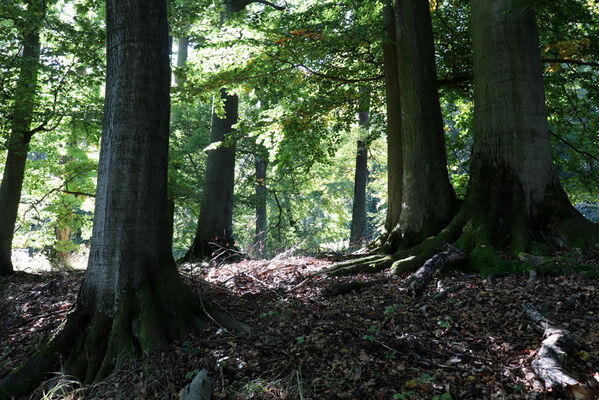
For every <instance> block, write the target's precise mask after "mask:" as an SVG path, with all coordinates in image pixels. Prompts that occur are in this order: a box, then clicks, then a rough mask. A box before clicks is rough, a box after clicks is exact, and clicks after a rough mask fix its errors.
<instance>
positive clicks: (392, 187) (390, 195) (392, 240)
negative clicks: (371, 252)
mask: <svg viewBox="0 0 599 400" xmlns="http://www.w3.org/2000/svg"><path fill="white" fill-rule="evenodd" d="M385 3H386V4H385V6H384V8H383V25H384V28H385V32H386V33H387V38H386V40H385V43H384V44H383V56H384V72H385V96H386V103H387V170H388V172H387V216H386V220H385V232H384V233H383V235H382V237H381V244H382V245H383V246H384V248H383V249H382V250H383V251H384V252H385V253H394V252H395V250H397V248H398V246H399V231H398V230H395V231H393V229H394V228H395V226H396V225H397V222H398V221H399V216H400V214H401V197H402V176H403V161H402V158H403V155H402V139H401V101H400V98H399V73H398V72H397V40H396V32H395V25H396V23H395V19H396V18H395V12H394V9H393V5H391V0H386V1H385Z"/></svg>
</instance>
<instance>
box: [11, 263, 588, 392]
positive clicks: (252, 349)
mask: <svg viewBox="0 0 599 400" xmlns="http://www.w3.org/2000/svg"><path fill="white" fill-rule="evenodd" d="M329 265H330V263H329V262H328V261H326V260H320V259H316V258H309V257H293V258H285V259H274V260H269V261H243V262H240V263H237V264H230V265H224V266H220V267H206V268H201V267H199V266H197V265H188V266H185V267H183V268H182V274H183V276H184V279H185V281H186V282H187V283H188V284H189V286H190V287H192V288H193V290H195V291H196V292H197V293H198V294H199V295H201V296H202V297H203V298H204V299H205V300H207V301H209V302H211V303H212V304H214V305H216V306H218V307H221V308H222V309H224V310H226V311H228V312H230V313H232V314H234V315H235V316H236V317H237V318H239V319H240V320H243V321H244V322H246V323H248V324H249V325H251V326H253V327H254V328H256V329H258V330H259V331H261V332H262V334H260V335H242V334H239V333H235V332H228V331H225V330H223V329H222V328H220V327H218V326H217V325H216V324H215V325H214V326H213V328H211V329H210V330H209V331H206V332H200V333H194V334H190V335H189V337H187V338H185V339H184V340H181V341H180V342H179V343H176V344H175V345H174V346H172V347H170V348H168V349H163V350H160V351H156V352H154V353H153V354H150V355H147V356H146V357H144V358H143V359H142V360H141V361H137V362H134V363H129V364H127V365H126V366H124V367H123V368H122V369H121V370H120V371H118V372H117V373H115V374H114V375H113V376H111V377H110V378H109V379H108V380H107V381H105V382H103V383H101V384H98V385H95V386H93V387H92V388H89V390H88V391H87V398H98V399H100V398H102V399H105V398H115V399H117V398H123V399H125V398H159V399H175V398H177V393H178V391H179V390H180V389H181V388H182V387H183V386H184V385H185V384H186V383H188V382H189V381H190V380H191V377H192V376H193V374H194V371H196V370H200V369H202V368H206V369H208V370H209V371H211V374H212V376H213V377H214V379H215V388H216V393H215V395H216V398H217V399H250V398H252V399H300V398H301V399H305V400H308V399H312V400H316V399H360V400H361V399H424V398H428V399H433V398H436V399H449V398H453V399H458V398H464V399H493V398H497V399H533V398H535V399H552V398H558V397H552V396H553V395H552V394H551V393H545V392H543V390H542V385H541V384H540V383H539V382H536V381H535V379H534V375H532V374H531V373H530V370H529V368H530V360H531V356H532V355H533V354H534V352H535V350H536V349H537V347H538V346H539V344H540V342H541V340H542V338H541V337H540V336H539V334H537V333H536V332H535V330H534V329H533V328H532V327H530V326H529V324H528V321H527V320H526V317H525V316H523V315H522V311H521V307H522V303H524V302H526V301H529V302H531V303H533V304H534V305H535V306H536V307H537V309H539V310H541V312H543V313H544V314H545V315H546V316H547V317H548V318H549V319H551V320H552V321H554V322H555V323H556V324H559V325H562V326H564V327H565V328H567V329H568V330H570V331H571V332H573V333H575V334H576V335H577V336H578V338H579V339H580V340H581V341H582V342H583V343H584V345H585V348H584V349H583V350H581V352H580V353H579V354H578V355H576V356H575V357H571V358H570V359H569V360H568V368H569V369H571V370H572V371H573V372H574V373H575V374H578V376H579V377H580V379H583V377H588V376H593V374H594V375H595V377H596V378H595V379H599V333H598V332H599V329H598V328H599V320H598V318H599V301H598V300H599V284H598V282H597V281H596V280H589V279H583V278H582V277H580V276H577V275H575V274H571V273H566V274H564V275H561V276H544V275H543V274H541V273H539V274H538V276H537V279H536V281H535V282H534V284H533V285H532V286H527V279H528V277H527V276H524V275H519V276H506V277H498V278H494V279H493V280H492V282H489V281H488V280H487V279H481V278H480V277H477V276H471V275H470V276H469V275H464V274H461V273H459V272H449V273H446V274H443V275H440V276H437V277H436V279H435V281H434V282H433V283H431V284H430V285H429V286H428V287H427V288H426V290H425V292H424V294H423V295H422V296H421V297H419V298H413V297H410V296H409V295H408V293H407V291H406V290H405V285H404V279H402V278H397V277H391V278H389V277H386V276H385V275H384V274H385V273H378V274H363V275H359V276H354V277H350V278H329V277H327V276H323V275H316V276H314V273H316V272H318V271H320V270H321V269H322V268H324V267H327V266H329ZM310 276H312V278H311V279H309V280H308V281H307V282H306V284H305V285H304V286H302V287H300V288H297V289H296V290H293V291H292V290H291V289H293V288H296V287H297V285H298V284H299V283H301V282H304V281H305V280H306V278H308V277H310ZM385 278H389V279H387V281H386V283H379V284H376V285H373V286H370V287H366V288H363V289H361V290H360V292H355V291H354V292H350V293H347V294H344V295H339V296H334V297H329V296H327V295H326V293H327V288H329V287H331V285H333V284H334V283H336V282H339V281H347V282H349V281H356V280H359V281H372V280H381V279H385ZM49 281H54V282H55V284H56V285H57V287H56V290H41V289H42V288H43V285H44V284H46V283H48V282H49ZM79 281H80V278H79V277H73V276H67V275H65V276H38V277H31V276H28V277H17V278H13V279H10V280H8V281H7V282H3V283H0V295H1V296H2V297H1V298H2V299H3V300H4V303H3V307H4V308H3V310H5V311H3V312H2V313H1V314H0V318H1V319H0V324H1V325H0V335H1V336H0V355H3V356H2V358H1V359H0V364H1V365H4V364H6V365H7V366H8V367H13V366H14V365H16V364H17V363H18V362H19V361H20V360H22V359H23V357H24V356H25V355H26V354H27V353H28V352H30V350H31V349H32V348H33V347H35V346H34V344H35V343H38V342H39V341H40V338H41V337H45V335H47V333H49V331H50V330H51V329H53V328H54V327H56V326H57V324H58V323H59V321H60V319H61V318H62V317H63V314H64V313H63V311H61V307H64V306H65V305H66V304H70V303H71V302H72V301H73V299H74V296H75V294H76V290H77V285H78V284H79ZM453 285H461V289H459V290H458V291H456V292H453V293H451V294H449V295H447V296H446V297H445V298H443V299H441V300H435V299H433V296H434V295H435V294H437V293H438V292H439V291H441V290H443V289H444V288H449V287H451V286H453ZM36 293H39V294H36ZM9 297H10V298H9ZM584 379H586V378H584ZM595 384H599V383H597V382H595ZM435 396H437V397H435ZM449 396H451V397H449Z"/></svg>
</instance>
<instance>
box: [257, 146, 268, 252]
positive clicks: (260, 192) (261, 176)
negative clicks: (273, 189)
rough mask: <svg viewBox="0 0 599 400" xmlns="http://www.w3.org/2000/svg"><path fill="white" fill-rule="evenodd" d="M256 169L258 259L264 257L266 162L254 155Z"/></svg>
mask: <svg viewBox="0 0 599 400" xmlns="http://www.w3.org/2000/svg"><path fill="white" fill-rule="evenodd" d="M254 164H255V167H256V233H255V235H254V247H255V249H256V253H257V255H258V257H260V258H264V256H265V255H266V228H267V221H266V193H267V190H266V167H267V160H265V159H264V158H262V157H260V156H259V155H256V156H255V158H254Z"/></svg>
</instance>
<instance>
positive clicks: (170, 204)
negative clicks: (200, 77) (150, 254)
mask: <svg viewBox="0 0 599 400" xmlns="http://www.w3.org/2000/svg"><path fill="white" fill-rule="evenodd" d="M172 41H173V40H172V38H171V37H170V36H169V49H170V50H171V51H170V54H172ZM188 45H189V38H188V37H187V36H184V37H181V38H179V41H178V46H177V68H183V67H184V66H185V64H187V55H188V52H187V47H188ZM169 59H170V58H169ZM169 64H170V61H169ZM183 81H184V80H183V78H182V77H181V75H179V74H175V85H177V86H178V85H181V84H182V83H183ZM180 119H181V111H180V110H178V109H173V108H172V107H171V117H170V125H171V126H172V125H174V126H176V123H177V122H178V121H179V120H180ZM166 217H167V220H166V226H167V229H168V240H169V248H171V249H172V247H173V234H174V227H175V197H174V194H173V193H170V191H169V194H168V200H167V212H166Z"/></svg>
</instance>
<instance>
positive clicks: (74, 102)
mask: <svg viewBox="0 0 599 400" xmlns="http://www.w3.org/2000/svg"><path fill="white" fill-rule="evenodd" d="M168 3H169V18H170V26H171V33H172V36H173V37H174V38H179V37H182V36H186V37H189V39H190V47H189V60H188V64H187V65H186V66H185V67H182V68H175V70H174V74H175V75H176V76H177V77H179V78H184V82H183V83H182V84H180V85H178V86H177V87H173V89H172V102H171V106H172V118H171V137H170V147H169V171H168V174H169V186H168V196H169V199H170V200H172V201H174V203H175V206H176V207H175V216H174V238H173V252H174V255H175V257H176V258H179V257H181V256H182V255H183V254H184V253H185V251H186V250H187V249H188V247H189V245H190V243H191V241H192V240H193V237H194V235H195V229H196V222H197V218H198V213H199V209H200V201H201V197H202V193H201V188H202V186H203V182H204V174H205V166H204V165H205V160H206V153H205V149H206V147H207V146H208V145H209V142H210V141H209V135H210V117H211V113H212V106H213V105H212V100H213V97H214V94H215V93H217V92H218V91H219V90H220V88H223V87H224V88H226V89H227V90H229V91H232V92H235V93H236V94H238V96H239V97H240V100H241V101H240V104H241V108H240V118H239V122H238V124H237V127H236V135H235V137H234V139H235V140H236V141H237V148H238V154H237V165H236V181H235V199H234V233H235V236H236V240H237V245H238V246H239V247H240V248H241V249H242V251H243V252H245V253H246V254H249V255H252V254H254V249H253V246H254V232H255V205H256V195H255V184H256V180H255V170H254V157H255V156H256V155H259V156H260V157H262V158H263V159H266V160H268V169H267V178H266V182H265V186H266V188H267V195H266V198H267V199H266V202H267V218H268V226H267V249H268V253H269V254H268V255H274V254H276V253H278V252H281V251H285V250H289V249H295V250H297V251H302V252H309V253H314V252H319V251H323V250H330V249H335V250H337V249H340V248H343V247H344V246H346V243H347V238H348V236H349V227H350V221H351V204H352V196H353V179H354V176H353V174H354V163H355V150H356V149H355V143H356V140H358V139H361V140H363V139H366V140H367V141H368V142H369V159H370V160H369V181H368V189H367V193H368V195H367V196H368V200H367V204H368V206H367V208H368V209H367V213H368V221H369V230H370V231H372V232H375V231H376V229H377V228H381V227H382V226H383V224H384V218H385V210H386V202H387V193H386V180H387V168H386V165H387V161H386V149H385V147H386V145H385V137H384V135H385V133H384V132H385V124H386V122H385V120H384V119H385V117H384V115H385V93H384V79H383V69H382V66H383V65H382V64H383V52H382V45H383V42H384V40H386V39H385V37H386V36H385V33H384V32H383V29H382V14H381V12H382V11H381V8H382V4H383V2H381V1H379V0H360V1H358V0H347V1H343V2H338V1H329V0H326V1H315V0H287V1H285V2H284V3H285V7H286V9H285V11H284V12H280V11H277V10H275V9H273V8H272V7H269V6H266V5H264V4H259V3H252V4H250V5H248V6H247V7H245V8H244V9H243V10H241V11H239V12H236V13H234V14H231V15H227V16H226V18H221V13H222V12H223V11H225V5H224V3H223V2H222V1H217V0H202V1H189V0H175V1H169V2H168ZM40 4H41V3H40ZM527 7H531V8H533V9H534V10H535V11H536V12H537V14H538V16H539V18H538V21H539V32H540V39H541V50H542V57H543V58H544V59H545V60H553V61H548V62H546V63H545V64H544V74H545V85H546V97H547V109H548V114H549V123H550V127H551V131H552V133H553V134H554V135H553V136H552V141H553V150H554V156H555V161H556V164H557V172H558V175H559V177H560V179H561V182H562V184H563V186H564V187H565V189H566V191H567V194H568V195H569V197H570V199H571V200H572V201H573V202H575V203H581V210H582V211H583V212H584V213H585V215H588V216H590V217H591V218H593V217H595V218H599V214H598V213H597V211H596V210H597V203H598V199H597V192H598V190H599V186H598V182H599V176H598V174H599V162H598V161H597V157H599V154H597V151H596V149H597V148H599V137H598V135H597V132H598V130H597V127H598V126H599V75H598V68H597V64H598V63H599V9H598V6H597V4H596V2H590V1H586V0H564V1H557V2H542V1H534V2H527ZM36 12H39V10H35V9H30V10H29V9H27V8H26V7H25V6H24V5H23V3H22V2H2V4H0V16H1V18H0V69H1V71H2V74H0V104H1V106H0V163H1V165H4V162H5V158H6V152H5V151H3V150H4V148H5V141H6V139H7V137H8V134H9V132H10V129H11V112H12V111H11V110H12V107H13V104H14V97H15V93H14V92H15V86H16V82H17V79H16V78H17V76H18V73H19V70H20V68H21V67H22V60H21V59H20V57H19V50H20V43H21V41H22V37H23V34H24V32H25V31H26V30H27V29H28V27H29V28H30V27H31V24H32V21H34V20H35V17H36V14H35V13H36ZM469 13H470V9H469V2H468V1H467V0H444V1H436V2H432V3H431V16H432V22H433V29H434V34H435V55H436V57H435V59H436V62H437V65H436V67H437V74H438V78H439V83H440V85H439V87H440V99H441V107H442V112H443V118H444V128H445V138H446V147H447V160H448V172H449V175H450V178H451V182H452V184H453V185H454V188H455V191H456V193H457V195H458V196H459V197H462V198H463V197H464V196H465V194H466V190H467V184H468V174H469V158H470V149H471V146H472V126H473V93H472V79H471V78H472V57H471V52H472V49H471V42H470V30H469V29H470V28H469V23H468V19H469ZM104 14H105V12H104V9H103V2H100V1H99V0H54V1H50V2H47V8H46V10H45V18H44V20H43V26H42V30H41V33H42V34H41V41H42V56H41V64H42V67H41V71H40V78H39V90H38V92H39V93H38V94H37V98H36V101H37V102H38V104H39V106H38V107H36V109H35V112H34V121H33V124H32V126H33V128H38V127H39V128H40V130H39V132H37V133H36V135H35V136H34V139H33V141H32V144H31V152H30V154H29V157H28V163H27V171H28V172H27V174H26V178H25V182H24V193H23V199H22V205H21V212H20V215H19V220H18V226H17V228H18V229H17V232H16V238H15V246H16V247H30V248H32V249H38V250H39V249H43V248H54V249H55V250H58V251H74V250H77V248H78V247H79V248H80V247H81V246H82V245H84V244H86V243H87V241H88V240H89V237H90V235H91V225H92V219H93V197H92V196H90V195H93V194H94V192H95V187H94V186H95V179H96V172H95V170H96V165H97V157H98V147H99V136H100V132H101V120H102V103H103V93H102V87H103V86H102V85H103V80H104V68H105V67H104V64H105V60H104V54H105V50H104V46H105V43H104V36H105V35H104V17H105V15H104ZM173 59H174V57H173ZM363 88H364V89H368V90H369V92H370V93H371V105H370V109H371V123H370V135H369V136H368V137H366V138H365V137H364V133H363V132H362V131H360V130H359V129H357V118H356V111H357V110H358V107H359V99H360V89H363ZM214 109H215V111H216V112H217V113H222V104H220V103H218V102H217V103H216V104H214ZM74 193H76V194H74ZM67 228H68V229H69V230H70V232H71V240H70V241H64V240H62V241H61V240H57V238H56V237H55V236H56V235H55V230H56V229H58V230H63V231H66V229H67ZM389 313H390V314H387V310H386V313H385V316H386V317H387V318H389V317H390V315H391V314H392V313H391V311H389ZM446 322H447V321H445V322H444V323H446Z"/></svg>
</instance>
